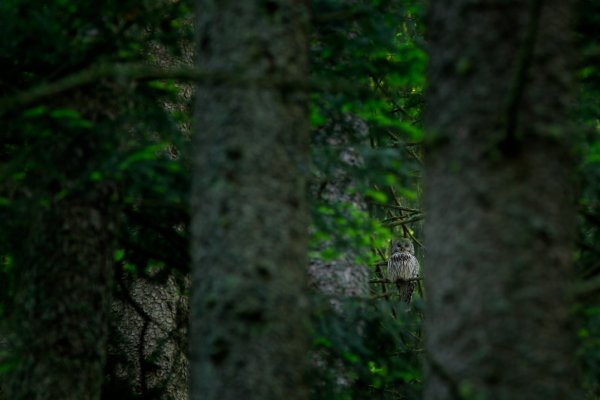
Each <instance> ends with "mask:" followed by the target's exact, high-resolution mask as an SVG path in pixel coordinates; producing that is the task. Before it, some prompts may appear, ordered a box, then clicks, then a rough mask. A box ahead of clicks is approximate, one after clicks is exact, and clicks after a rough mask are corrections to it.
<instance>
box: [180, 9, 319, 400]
mask: <svg viewBox="0 0 600 400" xmlns="http://www.w3.org/2000/svg"><path fill="white" fill-rule="evenodd" d="M198 7H199V16H198V21H197V27H198V30H199V32H198V60H199V65H200V66H201V68H202V69H209V70H213V71H215V72H218V73H220V74H223V75H224V76H225V78H224V80H225V83H224V84H222V85H213V86H210V85H206V86H201V87H200V88H199V90H198V93H197V99H196V101H197V105H196V118H197V120H196V124H197V125H196V132H195V155H194V163H195V167H194V174H195V180H194V184H193V188H192V207H193V217H192V218H193V219H192V233H193V241H192V257H193V267H192V268H193V272H192V303H191V304H192V305H191V317H190V318H191V338H190V344H191V359H190V363H191V380H192V383H191V398H192V399H196V400H199V399H202V400H213V399H219V400H228V399H231V400H233V399H235V400H238V399H249V400H251V399H261V400H268V399H288V400H293V399H303V398H305V397H306V394H307V390H306V388H305V385H304V383H303V367H304V364H305V358H306V356H307V335H306V325H305V324H306V323H307V321H306V315H307V312H306V304H305V303H306V301H305V299H304V293H303V292H304V286H305V274H306V265H307V261H306V245H307V225H308V215H307V206H306V194H305V175H306V173H307V154H308V142H309V140H308V125H307V117H306V115H307V105H306V100H307V96H306V95H305V93H303V90H302V89H303V88H299V87H298V86H297V85H296V84H297V83H298V82H301V81H302V80H303V79H305V77H306V73H307V52H306V47H307V40H306V37H307V36H306V30H305V27H306V20H307V9H306V4H305V2H303V1H292V0H279V1H257V0H251V1H234V2H230V1H214V0H199V1H198ZM240 78H241V80H243V81H244V80H245V82H242V83H239V81H240ZM282 80H285V81H287V82H289V83H290V85H287V86H286V87H284V86H285V85H277V84H276V83H277V82H278V81H279V82H281V81H282ZM235 82H238V84H239V85H238V86H235Z"/></svg>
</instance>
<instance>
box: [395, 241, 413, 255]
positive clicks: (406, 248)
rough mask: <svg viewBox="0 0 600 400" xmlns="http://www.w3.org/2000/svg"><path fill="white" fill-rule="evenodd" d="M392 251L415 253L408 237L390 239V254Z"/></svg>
mask: <svg viewBox="0 0 600 400" xmlns="http://www.w3.org/2000/svg"><path fill="white" fill-rule="evenodd" d="M394 253H409V254H415V246H414V245H413V243H412V241H411V240H410V239H406V238H402V239H400V240H394V241H392V249H391V254H394Z"/></svg>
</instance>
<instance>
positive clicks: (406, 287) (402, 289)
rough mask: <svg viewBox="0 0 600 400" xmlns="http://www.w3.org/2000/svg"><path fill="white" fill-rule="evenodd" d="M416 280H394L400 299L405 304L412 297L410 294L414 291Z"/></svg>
mask: <svg viewBox="0 0 600 400" xmlns="http://www.w3.org/2000/svg"><path fill="white" fill-rule="evenodd" d="M415 286H416V282H414V281H412V282H407V281H402V280H398V281H396V287H397V288H398V292H399V293H400V301H403V302H404V303H406V304H410V300H411V298H412V294H413V292H414V291H415Z"/></svg>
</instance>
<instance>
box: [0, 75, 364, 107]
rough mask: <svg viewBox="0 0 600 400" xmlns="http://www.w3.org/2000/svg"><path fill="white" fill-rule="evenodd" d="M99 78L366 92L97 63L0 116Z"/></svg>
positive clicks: (43, 87)
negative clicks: (171, 80) (173, 80)
mask: <svg viewBox="0 0 600 400" xmlns="http://www.w3.org/2000/svg"><path fill="white" fill-rule="evenodd" d="M102 79H114V80H116V81H135V80H153V79H175V80H180V81H195V82H201V83H203V84H206V85H227V86H234V87H279V88H288V89H297V90H319V91H356V92H366V91H368V90H369V89H368V88H367V87H366V86H365V85H360V84H355V83H353V82H349V81H347V80H339V81H332V80H330V79H329V80H327V81H325V80H322V79H309V80H307V81H305V80H300V79H293V78H289V77H277V76H265V77H248V76H245V75H244V74H236V73H235V72H233V71H231V72H222V71H206V70H202V69H200V68H194V67H177V68H163V67H156V66H151V65H147V64H135V63H132V64H122V63H117V64H99V65H94V66H92V67H90V68H88V69H85V70H83V71H78V72H76V73H74V74H72V75H69V76H66V77H65V78H62V79H59V80H58V81H55V82H50V83H42V84H39V85H37V86H35V87H33V88H30V89H29V90H25V91H23V92H20V93H18V94H16V95H14V96H7V97H4V98H0V114H1V113H5V112H7V111H10V110H12V109H14V108H18V107H23V106H27V105H30V104H34V103H36V102H38V101H40V100H43V99H45V98H48V97H51V96H55V95H58V94H60V93H63V92H66V91H69V90H73V89H75V88H78V87H82V86H86V85H89V84H92V83H95V82H98V81H100V80H102Z"/></svg>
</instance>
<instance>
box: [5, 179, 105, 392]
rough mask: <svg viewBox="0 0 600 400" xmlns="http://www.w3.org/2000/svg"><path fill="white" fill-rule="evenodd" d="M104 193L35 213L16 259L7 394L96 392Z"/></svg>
mask: <svg viewBox="0 0 600 400" xmlns="http://www.w3.org/2000/svg"><path fill="white" fill-rule="evenodd" d="M102 192H106V190H105V189H102V190H100V191H99V192H97V193H95V194H91V193H88V196H89V197H90V199H83V198H82V199H72V200H65V201H61V202H58V203H54V204H52V205H51V207H49V208H48V209H43V210H38V211H37V212H35V211H34V212H33V214H34V215H38V217H35V218H32V219H31V232H30V235H29V236H28V237H26V238H23V240H24V242H23V246H22V248H21V249H20V251H19V253H18V254H19V256H18V257H17V258H16V265H15V268H17V278H16V281H17V291H16V298H15V301H14V305H13V309H12V310H10V314H11V316H12V318H11V322H10V324H9V327H10V328H11V329H10V331H9V332H8V333H7V338H8V342H9V346H8V347H9V349H10V351H11V356H12V357H14V358H12V360H14V361H13V362H14V364H12V363H11V364H12V365H13V367H14V368H11V369H10V373H9V374H8V375H7V376H6V378H7V379H6V386H5V389H6V398H7V399H11V400H25V399H27V400H46V399H47V400H55V399H65V400H69V399H73V400H75V399H78V400H95V399H98V398H99V396H100V387H101V384H102V377H103V374H104V361H105V357H106V332H107V323H108V312H109V304H110V292H111V276H112V265H113V251H114V247H113V244H112V243H113V236H112V230H113V226H114V224H113V218H112V213H111V212H110V209H109V207H108V199H109V197H110V194H109V193H107V192H106V193H102ZM82 196H83V195H82Z"/></svg>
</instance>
